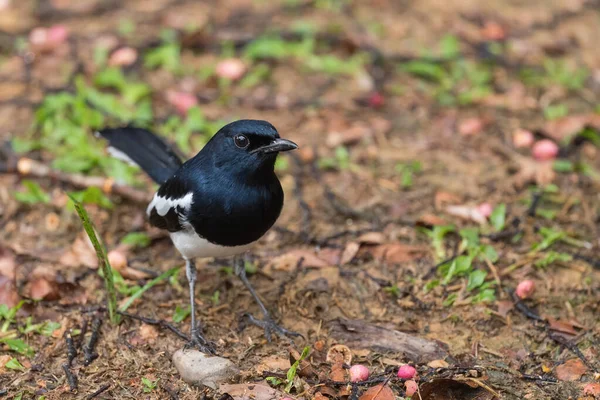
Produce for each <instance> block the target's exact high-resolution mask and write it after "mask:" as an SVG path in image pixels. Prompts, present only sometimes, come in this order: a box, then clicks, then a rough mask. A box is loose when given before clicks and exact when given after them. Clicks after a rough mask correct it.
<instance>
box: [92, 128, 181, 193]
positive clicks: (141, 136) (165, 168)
mask: <svg viewBox="0 0 600 400" xmlns="http://www.w3.org/2000/svg"><path fill="white" fill-rule="evenodd" d="M96 136H101V137H103V138H104V139H106V140H108V143H109V147H108V151H109V153H111V154H112V155H113V156H114V157H115V158H118V159H120V160H123V161H126V162H128V163H130V164H135V165H137V166H139V167H140V168H141V169H142V170H144V172H146V173H147V174H148V175H149V176H150V177H151V178H152V179H153V180H154V181H155V182H156V183H158V184H162V183H164V182H165V181H166V180H167V179H169V178H170V177H171V176H173V174H174V173H175V171H177V169H178V168H179V167H180V166H181V164H182V162H181V159H180V158H179V156H177V154H175V151H174V150H173V149H172V148H171V146H169V145H168V144H167V143H165V142H164V141H163V140H162V139H161V138H159V137H158V136H156V135H155V134H154V133H152V132H150V131H148V130H146V129H142V128H135V127H126V128H109V129H103V130H101V131H98V132H97V133H96Z"/></svg>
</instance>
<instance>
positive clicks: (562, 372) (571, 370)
mask: <svg viewBox="0 0 600 400" xmlns="http://www.w3.org/2000/svg"><path fill="white" fill-rule="evenodd" d="M586 371H587V367H586V366H585V364H584V363H583V361H581V360H580V359H579V358H573V359H571V360H568V361H567V362H565V363H564V364H561V365H559V366H558V367H556V370H555V371H554V373H555V374H556V378H558V380H561V381H577V380H579V378H581V376H582V375H583V374H585V372H586Z"/></svg>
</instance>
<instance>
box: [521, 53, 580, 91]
mask: <svg viewBox="0 0 600 400" xmlns="http://www.w3.org/2000/svg"><path fill="white" fill-rule="evenodd" d="M520 73H521V79H522V80H523V81H524V82H525V83H526V84H529V85H532V86H539V87H549V86H552V85H558V86H562V87H564V88H566V89H570V90H580V89H582V88H583V87H584V86H585V82H586V80H587V79H588V77H589V75H590V72H589V71H588V70H587V69H586V68H583V67H576V66H575V67H574V66H571V65H569V64H568V63H567V62H566V61H565V60H557V59H552V58H547V59H545V60H544V63H543V71H540V70H539V69H533V68H525V69H523V70H521V71H520Z"/></svg>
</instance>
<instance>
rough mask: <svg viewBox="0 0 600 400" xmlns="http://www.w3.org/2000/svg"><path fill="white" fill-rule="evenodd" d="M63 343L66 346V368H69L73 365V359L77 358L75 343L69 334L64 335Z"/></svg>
mask: <svg viewBox="0 0 600 400" xmlns="http://www.w3.org/2000/svg"><path fill="white" fill-rule="evenodd" d="M65 342H66V344H67V366H68V367H69V368H70V367H71V364H73V360H74V359H75V357H77V348H76V347H75V343H74V342H73V337H72V336H71V332H66V333H65Z"/></svg>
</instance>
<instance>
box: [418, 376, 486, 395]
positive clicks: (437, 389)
mask: <svg viewBox="0 0 600 400" xmlns="http://www.w3.org/2000/svg"><path fill="white" fill-rule="evenodd" d="M469 383H470V382H462V381H457V380H454V379H444V378H441V379H433V380H432V381H429V382H425V383H423V384H421V387H420V394H421V400H441V399H477V400H492V399H496V398H497V397H496V396H495V395H494V394H493V393H490V392H488V391H487V390H485V389H483V388H481V387H478V386H477V385H473V386H472V385H470V384H469Z"/></svg>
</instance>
